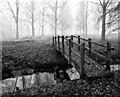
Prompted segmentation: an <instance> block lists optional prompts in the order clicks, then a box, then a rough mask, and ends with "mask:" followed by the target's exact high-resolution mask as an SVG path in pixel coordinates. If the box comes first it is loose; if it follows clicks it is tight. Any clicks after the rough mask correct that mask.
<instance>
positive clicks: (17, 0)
mask: <svg viewBox="0 0 120 97" xmlns="http://www.w3.org/2000/svg"><path fill="white" fill-rule="evenodd" d="M18 18H19V0H16V18H15V20H16V21H15V22H16V38H17V39H18V38H19V32H18V30H19V27H18V24H19V20H18Z"/></svg>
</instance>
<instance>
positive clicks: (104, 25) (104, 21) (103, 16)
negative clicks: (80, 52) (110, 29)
mask: <svg viewBox="0 0 120 97" xmlns="http://www.w3.org/2000/svg"><path fill="white" fill-rule="evenodd" d="M105 23H106V4H105V0H104V1H103V15H102V34H101V39H102V40H105V32H106V24H105Z"/></svg>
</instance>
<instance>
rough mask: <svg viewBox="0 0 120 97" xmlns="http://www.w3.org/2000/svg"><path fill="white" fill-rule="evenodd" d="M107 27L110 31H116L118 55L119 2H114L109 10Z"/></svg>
mask: <svg viewBox="0 0 120 97" xmlns="http://www.w3.org/2000/svg"><path fill="white" fill-rule="evenodd" d="M107 24H108V28H111V29H112V30H111V32H115V31H118V55H120V2H116V3H115V4H114V6H112V8H111V9H110V10H109V22H108V23H107Z"/></svg>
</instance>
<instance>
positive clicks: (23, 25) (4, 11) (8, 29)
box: [0, 0, 108, 40]
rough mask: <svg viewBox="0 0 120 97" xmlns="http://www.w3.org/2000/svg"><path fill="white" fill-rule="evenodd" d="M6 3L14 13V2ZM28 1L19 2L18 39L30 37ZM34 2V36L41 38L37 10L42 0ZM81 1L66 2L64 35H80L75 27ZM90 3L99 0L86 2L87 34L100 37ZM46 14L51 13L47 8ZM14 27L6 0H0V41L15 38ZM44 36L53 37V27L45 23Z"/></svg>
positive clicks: (58, 28)
mask: <svg viewBox="0 0 120 97" xmlns="http://www.w3.org/2000/svg"><path fill="white" fill-rule="evenodd" d="M8 1H9V3H10V4H11V7H12V9H13V11H14V12H16V9H15V0H8ZM29 1H31V0H20V12H19V38H23V37H29V36H32V29H31V25H30V23H29V22H26V20H27V19H26V7H25V4H26V2H29ZM34 1H35V2H37V3H36V4H35V6H36V7H35V8H36V9H35V11H36V15H35V16H36V17H37V20H36V21H35V26H34V30H35V36H41V35H42V30H41V24H40V20H39V17H40V14H39V10H40V7H41V6H42V5H41V4H42V3H41V2H42V1H43V0H34ZM48 1H50V0H48ZM52 1H53V2H54V0H52ZM64 1H66V0H64ZM83 1H84V0H68V1H67V4H66V6H65V9H66V13H67V15H66V17H67V20H66V21H67V22H68V24H69V27H68V28H67V29H65V30H64V35H70V34H82V32H80V30H79V28H77V27H76V25H77V22H78V20H77V16H78V13H79V2H83ZM85 1H86V0H85ZM60 2H63V1H59V3H60ZM92 2H94V3H98V2H99V0H88V5H89V6H88V18H87V34H88V35H97V36H100V35H101V21H100V22H99V30H97V31H96V30H95V28H94V25H95V22H96V21H94V16H95V14H94V13H93V12H92V10H94V9H95V8H96V4H93V3H92ZM47 7H48V6H47ZM37 12H38V13H37ZM46 13H47V14H51V13H52V12H51V11H50V9H49V8H48V9H47V12H46ZM52 18H53V16H52ZM46 20H47V21H51V20H50V19H48V18H46ZM53 22H54V21H53ZM15 26H16V25H15V20H14V18H13V15H12V12H11V11H10V8H9V6H8V4H7V0H0V33H1V35H0V39H1V38H2V39H3V40H7V39H13V38H15V37H16V27H15ZM106 33H108V32H106ZM57 34H58V35H62V31H61V26H59V24H58V27H57ZM44 35H54V27H53V28H52V27H51V25H50V24H49V23H45V26H44Z"/></svg>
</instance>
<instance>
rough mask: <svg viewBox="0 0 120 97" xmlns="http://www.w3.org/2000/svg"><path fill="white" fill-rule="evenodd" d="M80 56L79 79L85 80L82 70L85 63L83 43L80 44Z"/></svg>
mask: <svg viewBox="0 0 120 97" xmlns="http://www.w3.org/2000/svg"><path fill="white" fill-rule="evenodd" d="M80 55H81V60H80V62H81V64H80V78H85V70H84V63H85V43H82V44H81V49H80Z"/></svg>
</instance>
